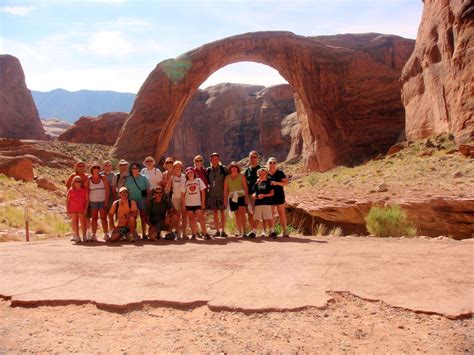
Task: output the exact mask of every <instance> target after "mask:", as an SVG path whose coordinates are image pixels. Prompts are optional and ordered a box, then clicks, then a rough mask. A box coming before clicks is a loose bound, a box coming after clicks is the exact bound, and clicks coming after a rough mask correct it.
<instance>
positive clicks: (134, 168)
mask: <svg viewBox="0 0 474 355" xmlns="http://www.w3.org/2000/svg"><path fill="white" fill-rule="evenodd" d="M140 170H141V169H140V164H139V163H132V164H130V172H129V176H127V179H126V180H125V186H126V187H127V189H128V193H129V197H130V199H131V200H133V201H135V203H136V204H137V208H138V211H139V215H140V221H141V226H142V239H148V237H147V236H146V234H145V228H146V222H145V208H146V201H147V200H148V194H149V190H150V182H149V181H148V179H147V177H146V176H143V175H142V174H140ZM134 237H135V239H136V240H138V239H140V238H139V236H138V233H137V232H136V231H135V235H134Z"/></svg>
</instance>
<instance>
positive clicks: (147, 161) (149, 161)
mask: <svg viewBox="0 0 474 355" xmlns="http://www.w3.org/2000/svg"><path fill="white" fill-rule="evenodd" d="M145 163H153V160H145Z"/></svg>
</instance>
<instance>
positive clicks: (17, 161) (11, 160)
mask: <svg viewBox="0 0 474 355" xmlns="http://www.w3.org/2000/svg"><path fill="white" fill-rule="evenodd" d="M0 174H5V175H6V176H8V177H12V178H14V179H16V180H24V181H33V178H34V174H33V162H32V161H31V159H29V158H28V157H25V156H15V157H8V156H3V155H0Z"/></svg>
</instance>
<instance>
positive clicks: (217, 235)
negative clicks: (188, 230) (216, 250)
mask: <svg viewBox="0 0 474 355" xmlns="http://www.w3.org/2000/svg"><path fill="white" fill-rule="evenodd" d="M212 236H213V237H220V236H221V232H219V231H216V232H215V233H214V234H213V235H212Z"/></svg>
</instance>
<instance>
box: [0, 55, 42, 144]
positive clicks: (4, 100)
mask: <svg viewBox="0 0 474 355" xmlns="http://www.w3.org/2000/svg"><path fill="white" fill-rule="evenodd" d="M0 137H5V138H26V139H46V135H45V133H44V129H43V126H42V124H41V121H40V118H39V115H38V111H37V110H36V106H35V103H34V102H33V98H32V96H31V93H30V91H29V90H28V88H27V87H26V83H25V74H24V73H23V69H22V67H21V64H20V61H19V60H18V59H17V58H15V57H13V56H11V55H0Z"/></svg>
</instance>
